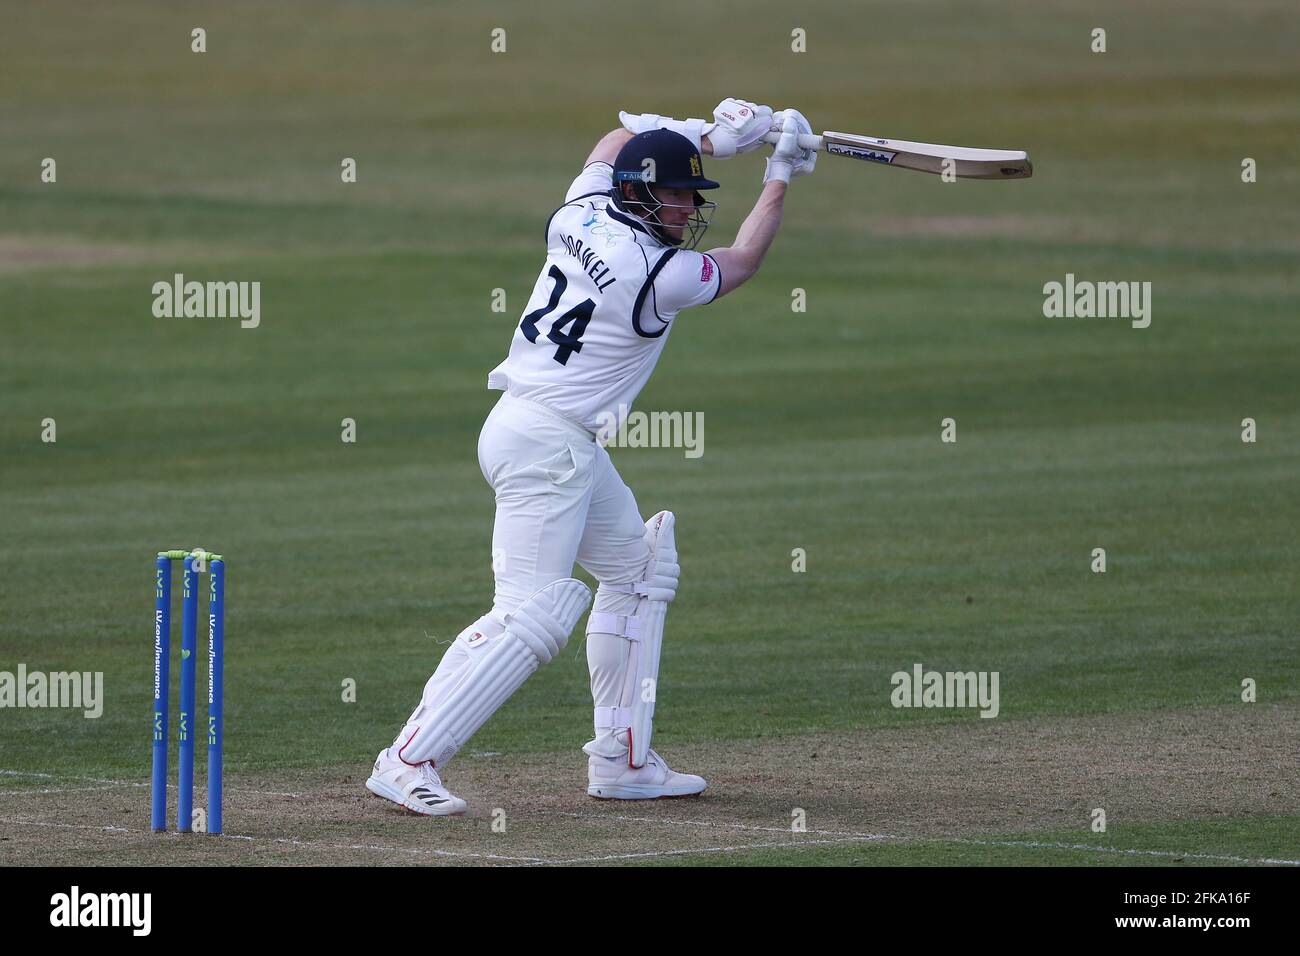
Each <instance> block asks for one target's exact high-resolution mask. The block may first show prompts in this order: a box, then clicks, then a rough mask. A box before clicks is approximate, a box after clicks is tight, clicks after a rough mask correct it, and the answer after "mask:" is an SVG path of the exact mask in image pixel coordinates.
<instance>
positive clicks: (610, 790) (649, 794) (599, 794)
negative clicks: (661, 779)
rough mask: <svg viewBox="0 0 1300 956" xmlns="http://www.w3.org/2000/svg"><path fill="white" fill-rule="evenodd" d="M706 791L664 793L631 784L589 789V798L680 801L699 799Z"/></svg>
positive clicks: (656, 788)
mask: <svg viewBox="0 0 1300 956" xmlns="http://www.w3.org/2000/svg"><path fill="white" fill-rule="evenodd" d="M707 789H708V788H707V787H705V788H704V790H707ZM704 790H692V791H690V792H689V793H662V792H660V791H659V788H658V787H650V786H647V785H644V784H641V785H638V784H630V785H628V786H623V787H609V786H601V787H588V788H587V796H589V797H591V798H592V799H593V800H679V799H681V798H683V797H698V796H699V795H700V794H702V793H703V792H704Z"/></svg>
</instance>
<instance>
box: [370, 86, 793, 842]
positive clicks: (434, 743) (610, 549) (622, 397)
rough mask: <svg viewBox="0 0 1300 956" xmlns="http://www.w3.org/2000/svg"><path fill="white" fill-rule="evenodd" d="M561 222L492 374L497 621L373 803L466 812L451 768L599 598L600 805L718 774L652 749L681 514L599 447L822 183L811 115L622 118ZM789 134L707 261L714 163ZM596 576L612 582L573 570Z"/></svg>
mask: <svg viewBox="0 0 1300 956" xmlns="http://www.w3.org/2000/svg"><path fill="white" fill-rule="evenodd" d="M619 118H620V119H621V120H622V123H623V127H624V128H623V129H617V130H614V131H613V132H610V133H608V134H607V135H606V136H605V137H604V138H602V139H601V140H600V142H599V143H597V144H596V147H595V149H593V150H592V152H591V155H590V156H588V157H587V162H586V164H585V166H584V167H583V170H582V172H581V173H580V174H579V175H578V177H577V178H576V179H575V180H574V181H573V183H572V185H570V186H569V190H568V192H567V193H566V194H565V197H564V204H563V205H561V206H560V207H559V208H558V209H557V210H555V212H553V213H552V214H551V217H550V219H548V220H547V223H546V230H545V236H546V262H545V263H544V264H543V266H542V270H541V274H540V275H539V276H538V278H537V283H536V285H535V286H534V287H533V292H532V296H531V298H530V299H529V300H528V304H527V305H526V306H525V307H524V314H523V316H522V318H521V319H520V321H519V325H518V327H517V328H516V329H515V331H514V337H513V339H512V341H511V343H510V352H509V354H508V355H507V356H506V359H505V361H504V362H502V363H501V364H500V365H498V366H497V367H496V368H495V369H494V370H493V371H492V372H491V373H490V374H489V375H488V387H489V388H491V389H498V390H500V391H501V392H503V394H502V395H501V397H500V399H499V400H498V401H497V403H496V405H495V407H494V408H493V409H492V411H491V413H489V415H488V417H487V420H486V421H485V422H484V425H483V429H482V432H481V433H480V435H479V441H478V460H479V467H480V468H481V469H482V472H483V477H484V478H485V479H486V480H487V482H488V484H490V485H491V486H492V489H493V491H494V492H495V493H496V521H495V525H494V527H493V530H492V550H493V568H494V573H495V579H496V594H495V598H494V600H493V603H492V609H491V610H490V611H488V613H487V614H485V615H483V616H482V617H481V618H479V619H478V620H477V621H475V622H473V623H472V624H470V625H469V627H467V628H465V630H463V631H461V633H460V634H459V635H458V636H457V638H456V640H455V641H454V642H453V643H452V645H451V647H450V648H449V649H448V650H447V652H446V654H444V655H443V658H442V660H441V662H440V663H439V664H438V667H437V670H436V671H435V672H434V674H433V676H432V677H430V678H429V681H428V683H427V684H425V687H424V693H423V695H422V697H421V699H420V703H419V705H418V706H417V707H416V708H415V710H414V712H413V713H412V714H411V716H410V718H409V719H408V720H407V722H406V726H404V727H403V728H402V730H401V732H400V733H399V734H398V735H397V739H396V740H394V741H393V743H392V745H391V746H390V747H387V748H386V749H385V750H383V751H382V752H381V753H380V754H379V757H378V758H377V759H376V760H375V765H374V770H373V772H372V773H371V775H370V778H369V779H368V780H367V781H366V787H367V789H369V790H370V791H371V792H372V793H374V794H377V795H378V796H381V797H384V798H386V799H388V800H391V801H393V802H394V803H397V804H400V805H401V806H403V807H405V808H406V809H408V810H412V811H414V812H416V813H420V814H426V815H430V816H441V815H447V814H459V813H464V812H465V809H466V803H465V801H464V800H462V799H460V798H459V797H457V796H455V795H454V794H452V793H451V792H450V791H449V790H448V789H447V788H446V787H445V786H444V785H443V782H442V778H441V773H442V772H444V771H445V770H446V767H447V764H448V761H450V760H451V758H452V757H453V756H455V754H456V752H457V751H458V750H460V748H461V747H463V746H465V744H466V743H467V742H468V741H469V739H470V738H471V737H472V736H473V735H474V733H475V731H477V730H478V729H479V728H480V727H481V726H483V724H484V723H485V722H486V721H487V720H488V718H489V717H491V716H492V714H493V713H494V712H495V711H496V710H497V708H499V707H501V706H502V705H503V704H504V703H505V702H506V701H507V700H508V699H509V698H510V695H511V694H513V693H514V692H515V691H516V690H518V689H519V687H520V686H521V685H522V684H523V683H524V681H525V680H527V679H528V677H529V675H531V674H532V673H533V672H534V671H536V670H537V669H538V668H539V667H541V666H542V665H544V664H547V663H550V662H551V661H552V660H554V659H555V658H556V657H557V656H558V655H559V653H560V651H562V650H563V649H564V647H565V644H566V643H567V642H568V640H569V634H570V633H571V632H572V631H573V629H574V627H575V626H576V625H577V623H578V621H579V619H580V618H581V617H582V616H583V614H584V613H585V612H586V611H587V608H588V605H589V604H591V605H592V607H591V613H590V614H589V615H588V616H587V666H588V670H589V672H590V675H591V696H592V703H593V705H594V708H595V712H594V735H593V737H592V739H591V740H590V741H588V742H587V744H586V745H585V746H584V747H583V748H582V749H583V751H585V753H586V755H587V793H588V794H589V795H591V796H593V797H597V798H601V799H613V800H649V799H656V798H660V797H685V796H693V795H696V794H699V793H701V792H703V790H704V789H705V787H706V786H707V784H706V783H705V780H704V778H703V777H699V776H696V775H694V774H688V773H678V772H676V771H674V770H672V769H670V768H669V767H668V764H667V763H666V762H665V761H664V759H663V758H662V757H660V756H659V754H657V753H656V752H655V751H654V750H652V749H650V742H651V736H652V732H653V717H654V706H655V688H656V684H657V681H658V677H659V649H660V645H661V642H662V640H663V631H664V619H665V614H666V612H667V609H668V605H669V604H670V603H671V602H672V600H673V598H674V596H675V595H676V593H677V584H678V576H679V567H678V562H677V548H676V544H675V541H674V534H673V532H674V518H673V513H672V512H671V511H660V512H658V513H657V514H654V515H652V516H651V517H650V519H649V520H646V521H643V520H642V517H641V509H640V508H639V507H638V506H637V503H636V499H635V497H633V495H632V492H631V490H630V489H629V488H628V487H627V485H625V484H624V483H623V480H622V479H621V478H620V477H619V474H618V471H617V469H615V467H614V463H613V461H612V460H611V459H610V456H609V453H608V452H607V451H606V450H605V447H604V446H603V445H602V444H601V443H600V442H599V441H598V440H597V436H598V434H599V432H600V430H601V427H602V424H603V423H608V422H609V421H610V420H611V418H614V417H616V416H617V415H618V414H619V407H620V405H621V406H624V408H625V409H626V408H629V407H631V405H632V403H633V402H634V401H635V399H636V397H637V394H638V393H639V392H640V391H641V389H642V387H643V386H644V385H645V383H646V382H647V381H648V380H649V378H650V374H651V373H652V372H653V371H654V368H655V363H656V362H658V361H659V356H660V354H661V353H662V352H663V348H664V344H665V343H666V342H667V341H668V333H669V332H670V331H671V329H672V327H673V324H674V322H673V320H674V319H675V318H676V316H677V315H678V313H680V312H681V311H682V310H683V309H688V308H691V307H692V306H699V305H705V304H707V303H709V302H712V301H714V300H715V299H717V298H718V297H719V296H723V295H726V294H727V293H729V292H731V291H732V290H733V289H737V288H739V287H740V286H741V285H743V284H744V283H745V282H746V281H747V280H748V279H749V278H750V277H751V276H753V275H754V274H755V273H756V272H757V271H758V267H759V265H760V264H761V263H762V261H763V257H764V255H765V254H766V253H767V250H768V247H769V246H770V245H771V244H772V240H773V238H774V237H775V236H776V231H777V227H778V226H780V224H781V214H782V209H783V205H784V202H785V192H786V188H787V186H788V185H789V182H790V179H791V177H792V176H799V175H806V174H808V173H811V172H812V171H813V168H814V166H815V164H816V159H817V154H816V152H815V151H812V150H804V149H800V148H799V146H798V143H797V136H798V135H799V134H801V133H811V132H812V128H811V126H810V125H809V124H808V121H807V120H806V119H805V118H804V117H803V115H802V114H801V113H799V112H798V111H797V110H792V109H787V110H781V111H779V112H776V113H773V111H772V110H771V108H770V107H767V106H759V105H757V104H755V103H751V102H748V101H746V100H738V99H731V98H728V99H725V100H723V101H722V102H721V103H719V104H718V106H717V108H716V109H715V110H714V111H713V122H706V121H704V120H701V119H688V120H675V119H672V118H669V117H664V116H659V115H656V114H653V113H646V114H640V115H635V114H629V113H626V112H620V113H619ZM774 127H775V128H779V129H780V130H781V137H780V141H779V142H778V143H777V144H776V145H775V146H774V148H773V151H772V154H771V156H770V157H769V158H768V159H767V166H766V169H765V171H764V174H763V187H762V191H761V192H760V193H759V196H758V201H757V202H756V203H755V204H754V208H753V210H752V211H751V212H750V214H749V216H748V217H746V219H745V222H744V224H743V225H742V226H741V228H740V231H739V232H738V233H737V235H736V241H735V243H734V244H733V245H731V246H729V247H726V248H716V249H710V250H709V251H708V252H698V251H695V248H696V246H697V245H698V243H699V241H700V239H701V238H702V237H703V235H704V232H705V230H706V229H707V228H708V225H709V220H710V218H711V217H712V215H713V212H714V210H715V209H716V208H717V204H716V203H713V202H709V201H707V200H705V198H704V196H703V195H702V192H703V191H704V190H710V189H717V188H718V183H716V182H714V181H713V180H711V179H708V178H706V177H705V175H704V166H703V162H702V160H701V154H702V153H706V154H709V155H711V156H712V157H713V158H715V159H727V158H729V157H731V156H734V155H736V154H738V153H747V152H750V151H751V150H755V149H758V148H760V147H761V146H763V145H764V143H763V136H764V135H765V134H767V133H768V132H769V130H771V129H773V128H774ZM575 562H577V563H578V564H581V565H582V567H583V568H585V569H586V570H587V571H588V572H589V573H590V574H591V575H592V577H594V578H595V579H596V581H597V582H599V585H598V587H597V588H596V595H595V601H594V604H592V596H591V592H590V590H589V589H588V588H587V586H586V585H585V584H583V583H582V582H581V581H577V580H575V579H574V578H573V577H572V574H573V566H574V563H575Z"/></svg>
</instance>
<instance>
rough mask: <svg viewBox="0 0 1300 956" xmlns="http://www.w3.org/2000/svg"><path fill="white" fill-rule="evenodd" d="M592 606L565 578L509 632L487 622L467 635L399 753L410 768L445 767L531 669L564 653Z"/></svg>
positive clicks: (511, 619) (586, 593) (515, 616)
mask: <svg viewBox="0 0 1300 956" xmlns="http://www.w3.org/2000/svg"><path fill="white" fill-rule="evenodd" d="M590 603H591V591H590V590H589V589H588V588H587V586H586V585H585V584H583V583H582V582H581V581H577V580H574V579H573V578H564V579H562V580H559V581H554V582H552V583H551V584H548V585H547V586H546V587H544V588H541V589H540V590H538V591H537V592H536V593H534V594H533V595H532V596H531V597H530V598H529V599H528V600H526V601H525V602H524V603H523V604H521V605H519V607H518V608H516V609H515V610H514V611H512V612H510V613H509V614H507V615H506V616H505V627H504V629H501V627H500V625H499V624H498V625H496V627H495V629H494V628H493V627H492V626H491V622H490V620H489V619H487V618H484V619H480V620H479V621H476V622H475V623H474V624H473V625H471V626H470V627H468V628H466V629H465V630H464V631H462V632H461V633H460V635H459V636H458V637H457V638H456V643H455V644H454V645H453V646H452V647H451V648H450V649H449V650H448V651H447V654H446V656H445V657H444V662H448V659H450V662H449V666H448V668H447V671H448V672H444V667H443V665H442V664H439V666H438V672H437V673H435V674H434V675H433V677H431V678H430V679H429V683H428V684H426V685H425V692H424V697H423V699H422V700H421V701H420V706H419V707H417V708H416V710H415V713H413V714H411V717H410V719H409V720H408V721H407V725H406V727H405V728H404V729H403V731H402V742H401V743H400V744H399V746H398V756H399V757H401V759H402V760H403V761H404V762H405V763H408V764H420V763H423V762H425V761H426V760H429V761H432V762H433V765H434V766H435V767H441V766H443V765H444V764H446V762H447V761H448V760H450V759H451V758H452V757H453V756H454V755H455V753H456V751H458V750H459V749H460V748H461V747H463V746H464V745H465V744H466V743H467V742H468V741H469V739H470V737H472V736H473V735H474V733H475V732H476V731H477V730H478V729H479V728H480V727H482V726H483V725H484V724H485V723H487V720H488V718H489V717H491V716H492V715H493V714H494V713H495V712H496V711H497V709H498V708H499V707H500V706H501V705H502V704H504V703H505V702H506V701H507V700H509V699H510V695H511V694H513V693H514V692H515V691H516V690H518V689H519V688H520V686H522V684H523V683H524V681H526V680H527V679H528V678H529V676H531V675H532V673H533V671H535V670H537V668H539V667H541V666H542V665H543V664H548V663H550V662H551V660H553V659H554V658H555V656H556V655H557V654H559V653H560V651H562V650H563V649H564V646H565V644H567V643H568V641H569V634H570V633H571V632H572V631H573V628H574V626H575V625H576V624H577V623H578V619H579V618H581V617H582V615H583V614H584V613H586V610H587V606H588V605H589V604H590ZM453 655H455V656H454V657H453Z"/></svg>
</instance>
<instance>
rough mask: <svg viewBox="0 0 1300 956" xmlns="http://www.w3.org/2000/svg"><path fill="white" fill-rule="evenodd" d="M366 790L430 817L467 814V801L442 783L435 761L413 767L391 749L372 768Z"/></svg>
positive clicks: (384, 752) (380, 755)
mask: <svg viewBox="0 0 1300 956" xmlns="http://www.w3.org/2000/svg"><path fill="white" fill-rule="evenodd" d="M366 789H367V790H369V791H370V792H371V793H373V794H374V795H375V796H377V797H383V798H384V799H385V800H392V801H393V803H396V804H399V805H400V806H403V807H405V808H406V809H408V810H410V811H411V812H412V813H420V814H423V815H425V816H429V817H445V816H456V815H458V814H461V813H464V812H465V810H466V809H467V808H468V806H469V804H467V803H466V802H465V801H464V800H462V799H461V798H460V797H458V796H456V795H455V794H453V793H452V792H451V791H450V790H448V789H447V788H446V787H444V786H443V785H442V778H441V777H439V776H438V771H436V770H434V769H433V764H432V763H430V762H428V761H425V762H424V763H422V764H418V765H416V766H414V767H412V766H411V765H410V764H409V763H403V762H402V761H401V760H398V759H397V758H396V757H390V756H389V754H388V750H387V749H385V750H383V751H381V752H380V754H379V757H378V758H377V759H376V760H375V768H374V769H373V770H372V771H370V779H369V780H367V781H366Z"/></svg>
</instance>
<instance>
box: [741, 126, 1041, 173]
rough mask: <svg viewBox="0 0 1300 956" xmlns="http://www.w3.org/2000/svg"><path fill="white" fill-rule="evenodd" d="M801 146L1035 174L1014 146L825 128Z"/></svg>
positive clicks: (905, 165) (907, 163) (770, 137)
mask: <svg viewBox="0 0 1300 956" xmlns="http://www.w3.org/2000/svg"><path fill="white" fill-rule="evenodd" d="M780 138H781V131H780V130H779V129H773V130H772V131H771V132H769V133H768V134H767V135H766V136H764V137H763V139H764V141H765V142H768V143H772V144H773V145H775V144H776V142H777V140H779V139H780ZM799 146H800V147H801V148H802V149H816V150H822V151H824V152H827V153H830V154H831V155H832V156H847V157H849V158H850V159H860V160H863V161H864V162H869V163H880V164H881V165H882V166H897V167H899V168H900V169H914V170H916V171H917V172H922V173H933V174H935V175H939V174H941V173H943V171H944V162H945V160H951V161H952V170H953V174H954V175H956V176H958V177H960V178H962V179H1028V178H1029V177H1030V176H1032V175H1033V174H1034V166H1033V164H1032V163H1031V162H1030V161H1029V154H1028V153H1026V152H1024V151H1023V150H1016V149H972V148H971V147H969V146H943V145H941V144H939V143H913V142H911V141H910V140H905V139H880V138H878V137H875V136H859V135H857V134H856V133H834V132H830V131H827V132H825V133H822V134H821V135H820V136H816V135H809V134H806V133H805V134H801V135H800V136H799Z"/></svg>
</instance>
